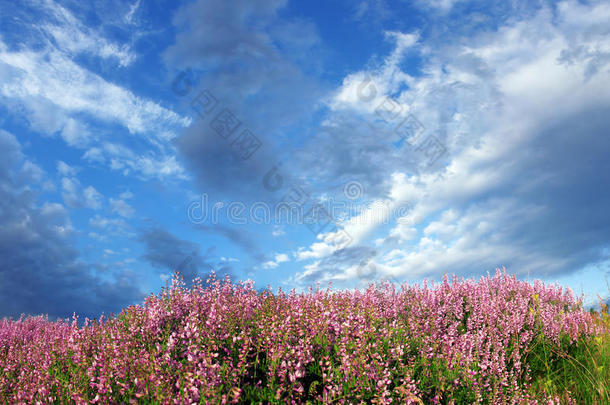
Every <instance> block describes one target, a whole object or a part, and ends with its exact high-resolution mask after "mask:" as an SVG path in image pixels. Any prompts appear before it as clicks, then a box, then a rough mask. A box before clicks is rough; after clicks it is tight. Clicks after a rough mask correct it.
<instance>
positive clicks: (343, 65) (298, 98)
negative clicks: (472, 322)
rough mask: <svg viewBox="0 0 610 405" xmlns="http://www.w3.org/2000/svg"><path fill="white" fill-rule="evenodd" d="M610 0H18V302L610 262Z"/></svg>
mask: <svg viewBox="0 0 610 405" xmlns="http://www.w3.org/2000/svg"><path fill="white" fill-rule="evenodd" d="M609 79H610V4H608V3H607V2H603V1H590V2H577V1H562V2H545V1H536V2H531V1H485V2H479V1H469V0H434V1H425V0H415V1H389V0H362V1H347V0H330V1H329V0H326V1H307V2H305V1H299V2H297V1H290V0H243V1H242V0H240V1H231V2H229V1H209V0H205V1H204V0H197V1H190V2H170V1H162V0H157V1H142V0H135V1H131V2H114V1H103V2H99V1H93V2H76V1H54V0H31V1H30V0H26V1H23V2H12V1H7V0H0V224H1V227H0V316H13V317H18V316H19V315H20V314H21V313H26V314H39V313H46V314H49V315H50V316H51V317H68V316H71V315H72V313H73V312H76V313H77V314H80V315H81V316H88V317H97V316H98V315H99V314H100V313H102V312H105V313H109V312H111V311H113V312H115V313H116V312H118V311H119V310H120V309H121V308H123V307H125V306H127V305H130V304H134V303H139V302H141V300H142V299H143V297H145V296H146V295H148V294H151V293H157V292H158V291H159V289H160V288H161V287H162V286H163V285H164V284H165V281H166V280H167V279H168V277H171V275H172V272H173V270H174V269H178V270H180V271H181V272H182V273H183V275H184V276H185V278H187V279H189V280H190V279H192V278H194V277H197V276H199V277H201V278H203V279H205V278H207V276H208V274H209V273H210V271H211V270H214V271H215V272H216V273H217V274H218V275H221V276H224V275H229V276H230V277H231V278H232V279H234V280H246V279H252V280H254V281H255V285H256V286H257V287H258V288H265V287H266V286H268V285H271V286H272V287H273V288H277V287H282V288H283V289H291V288H296V289H297V290H301V289H305V288H307V287H308V286H310V285H313V284H315V283H318V282H319V283H321V284H322V285H327V284H328V283H329V282H331V283H332V285H333V286H334V287H335V288H353V287H363V286H365V285H367V284H368V283H369V282H370V281H372V280H375V279H389V280H390V281H392V282H405V281H406V282H410V283H414V282H419V281H421V280H422V279H424V278H428V279H434V280H438V279H439V278H440V277H441V276H442V275H443V274H444V273H450V274H457V275H458V276H465V277H478V276H480V275H484V274H486V273H487V272H488V271H489V272H493V271H495V269H496V268H498V267H502V266H506V268H507V270H508V271H509V272H510V273H515V274H517V275H518V276H519V277H521V278H526V279H527V278H529V279H535V278H540V279H543V280H545V281H548V282H555V281H558V282H560V283H561V284H563V285H566V286H569V287H570V288H572V289H573V290H574V291H575V292H576V293H578V294H580V293H584V294H586V300H587V302H588V303H594V302H595V301H596V300H597V295H598V294H599V295H600V296H601V297H604V298H607V297H608V295H609V287H608V286H607V283H606V278H608V276H610V271H609V267H608V264H609V263H610V261H609V260H610V249H609V242H610V215H609V214H608V207H609V206H610V204H609V203H610V193H609V191H608V189H609V188H608V184H610V167H609V166H610V162H609V161H608V155H609V152H610V138H609V136H608V135H609V128H610V114H609V112H610V80H609Z"/></svg>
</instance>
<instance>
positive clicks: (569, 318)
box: [0, 271, 610, 404]
mask: <svg viewBox="0 0 610 405" xmlns="http://www.w3.org/2000/svg"><path fill="white" fill-rule="evenodd" d="M609 326H610V322H609V319H608V314H607V308H606V310H605V311H602V312H597V313H595V312H590V311H586V310H584V309H583V307H582V304H581V303H580V301H579V300H577V299H576V298H575V297H574V295H573V294H572V292H571V291H569V290H565V289H562V288H561V287H558V286H548V285H544V284H542V283H539V282H536V283H533V284H529V283H526V282H523V281H519V280H517V279H516V278H514V277H511V276H508V275H506V273H505V272H500V271H498V272H497V273H496V274H495V276H493V277H491V276H487V277H484V278H481V279H480V280H478V281H475V280H461V279H457V278H454V279H452V280H451V279H448V278H445V279H444V281H443V282H442V283H440V284H435V285H431V286H428V285H426V284H425V283H424V284H423V285H421V286H409V285H407V284H405V285H403V286H402V287H400V286H394V285H391V284H389V283H378V284H375V285H371V286H370V287H369V288H368V289H367V290H366V291H357V290H356V291H332V290H330V289H326V290H323V289H320V288H316V289H315V290H314V289H310V290H309V291H308V292H305V293H299V294H297V293H295V292H294V291H291V292H289V293H285V292H283V291H281V290H278V291H277V292H276V293H272V292H271V291H269V290H266V291H263V292H257V291H256V290H255V289H254V288H253V285H252V284H251V283H239V284H234V283H231V282H230V280H228V279H225V280H216V279H214V278H211V279H210V280H208V284H207V286H206V287H204V286H203V284H202V283H201V282H200V281H196V282H195V284H194V286H193V287H192V288H188V289H187V288H186V287H185V285H184V283H183V282H182V281H181V280H180V279H179V278H178V277H176V278H174V280H173V281H172V284H171V285H170V286H169V287H168V288H165V289H164V290H163V291H162V292H161V293H160V294H159V295H158V296H150V297H148V298H147V299H146V301H145V302H144V304H143V305H142V306H131V307H128V308H126V309H125V310H123V311H122V312H121V313H120V314H119V315H118V316H110V317H109V318H107V319H106V318H103V317H101V318H100V319H99V320H95V321H90V320H85V322H84V325H80V326H79V324H78V322H77V319H76V318H75V319H73V320H72V321H69V320H65V321H57V322H50V321H48V320H47V319H45V318H43V317H29V318H23V317H22V318H21V319H19V320H8V319H4V320H1V321H0V403H119V404H120V403H125V404H130V403H180V404H182V403H407V404H408V403H411V404H422V403H423V404H428V403H455V404H463V403H464V404H465V403H489V404H498V403H578V404H580V403H595V404H607V403H610V392H609V381H610V373H609V367H610V364H609V363H610V360H609V359H610V338H609V335H608V328H609Z"/></svg>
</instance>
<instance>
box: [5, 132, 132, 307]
mask: <svg viewBox="0 0 610 405" xmlns="http://www.w3.org/2000/svg"><path fill="white" fill-rule="evenodd" d="M24 162H25V156H24V155H23V154H22V152H21V147H20V145H19V143H18V141H17V139H16V138H15V137H14V136H13V135H11V134H9V133H7V132H5V131H2V130H0V223H1V224H2V227H0V317H5V316H11V317H19V315H20V314H22V313H24V314H32V315H36V314H48V315H49V316H50V317H51V318H54V317H62V318H65V317H70V316H71V315H72V314H73V313H74V312H76V313H77V314H78V315H80V316H81V317H82V316H87V317H90V318H97V317H99V315H100V314H101V313H102V312H105V313H106V314H108V313H109V312H110V311H114V312H115V313H116V312H118V311H120V310H121V309H122V308H123V307H125V306H127V305H129V304H133V303H137V302H139V301H140V300H141V298H142V297H143V295H142V293H141V292H140V291H139V290H138V288H137V280H135V279H134V278H133V277H132V276H131V274H130V272H128V271H123V272H122V273H120V274H118V275H116V276H113V277H110V278H109V279H104V280H102V279H101V278H99V277H96V276H94V275H93V273H92V266H91V265H89V264H87V263H84V262H82V261H81V260H79V252H78V251H77V250H76V249H74V248H73V247H72V246H73V243H72V242H71V241H70V235H69V234H70V221H69V218H68V214H67V212H66V210H65V209H64V207H63V206H62V205H60V204H55V203H44V204H42V205H41V204H39V203H38V201H37V193H36V192H35V191H33V185H32V184H24V183H22V182H21V180H20V179H22V178H23V176H22V173H21V172H22V169H21V167H23V166H24Z"/></svg>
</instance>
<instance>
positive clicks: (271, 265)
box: [262, 253, 290, 269]
mask: <svg viewBox="0 0 610 405" xmlns="http://www.w3.org/2000/svg"><path fill="white" fill-rule="evenodd" d="M289 261H290V257H288V255H287V254H285V253H276V255H275V259H274V260H270V261H268V262H265V263H263V264H262V267H263V268H264V269H275V268H277V267H278V266H279V265H280V264H281V263H285V262H289Z"/></svg>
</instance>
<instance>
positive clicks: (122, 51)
mask: <svg viewBox="0 0 610 405" xmlns="http://www.w3.org/2000/svg"><path fill="white" fill-rule="evenodd" d="M138 3H139V2H138ZM38 6H39V8H43V9H45V10H46V11H47V12H48V13H49V15H50V16H52V18H47V21H52V22H49V23H46V24H43V25H41V26H40V27H39V28H40V29H41V30H43V31H44V32H45V33H47V35H49V36H50V37H53V39H54V40H55V42H56V44H57V46H58V47H59V48H61V49H63V50H66V51H68V52H70V53H89V54H93V55H95V56H98V57H100V58H103V59H115V60H116V61H117V62H118V64H119V66H121V67H125V66H128V65H130V64H131V63H132V62H133V61H134V60H135V59H136V55H135V54H134V53H133V52H132V51H131V49H130V46H129V45H127V44H125V45H118V44H116V43H113V42H110V41H108V40H107V39H106V38H104V37H103V36H102V35H101V33H100V32H95V31H94V30H92V29H90V28H89V27H86V26H85V25H84V24H83V23H81V22H80V21H79V20H78V19H77V18H76V17H74V15H73V14H72V13H71V12H70V11H69V10H67V9H66V8H64V7H62V6H61V5H59V4H57V3H56V2H54V1H52V0H41V1H39V2H38ZM136 8H137V5H135V8H134V10H133V11H135V9H136ZM133 11H131V14H132V15H133Z"/></svg>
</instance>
